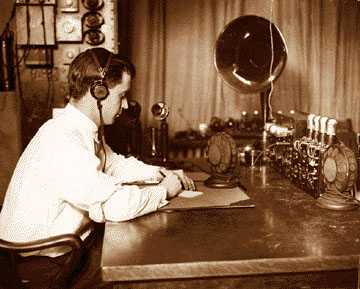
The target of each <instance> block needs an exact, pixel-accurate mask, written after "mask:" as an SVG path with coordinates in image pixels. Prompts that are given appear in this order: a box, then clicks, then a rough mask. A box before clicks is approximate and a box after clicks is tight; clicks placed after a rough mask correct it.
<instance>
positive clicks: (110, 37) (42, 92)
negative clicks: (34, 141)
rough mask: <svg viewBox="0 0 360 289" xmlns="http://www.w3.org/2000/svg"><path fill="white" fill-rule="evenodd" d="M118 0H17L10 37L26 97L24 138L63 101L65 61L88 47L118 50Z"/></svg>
mask: <svg viewBox="0 0 360 289" xmlns="http://www.w3.org/2000/svg"><path fill="white" fill-rule="evenodd" d="M0 1H2V0H0ZM117 1H118V0H106V1H104V0H16V10H15V21H14V22H15V24H16V37H15V43H16V45H17V48H18V56H19V59H21V61H20V66H19V67H20V74H21V82H22V88H23V89H22V91H23V94H24V101H25V105H27V103H28V110H27V113H28V114H29V115H27V116H26V117H25V120H24V121H25V124H24V127H25V130H26V133H28V134H29V137H28V139H30V138H31V137H32V135H33V134H34V133H35V131H36V130H37V129H38V127H39V126H40V125H41V124H42V123H43V122H44V121H45V120H46V118H48V117H49V116H51V112H50V113H49V109H50V110H52V108H54V107H57V108H59V107H63V106H64V105H65V99H66V96H67V94H68V86H67V73H68V68H69V64H70V63H71V62H72V61H73V60H74V58H75V57H76V56H77V55H78V54H79V53H80V52H82V51H84V50H86V49H88V48H92V47H104V48H106V49H108V50H110V51H112V52H114V53H117V52H118V23H117V18H118V11H117ZM39 75H40V76H42V77H39ZM26 142H27V140H26V136H25V143H26Z"/></svg>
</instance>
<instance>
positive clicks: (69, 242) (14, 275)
mask: <svg viewBox="0 0 360 289" xmlns="http://www.w3.org/2000/svg"><path fill="white" fill-rule="evenodd" d="M86 229H88V230H92V233H91V234H93V233H94V231H95V230H93V224H92V223H90V224H89V225H88V226H87V228H86ZM82 232H84V230H82ZM79 236H80V234H64V235H59V236H54V237H50V238H46V239H41V240H36V241H32V242H23V243H16V242H8V241H4V240H1V239H0V263H1V265H0V268H1V269H0V271H1V272H0V275H3V276H0V289H25V288H37V287H34V286H35V285H34V286H32V283H34V284H35V283H36V284H39V283H37V282H41V286H46V287H45V288H44V287H41V288H44V289H47V288H49V289H63V288H64V289H65V288H68V286H69V284H70V281H72V278H73V277H74V276H73V274H74V272H75V271H76V270H77V269H78V268H79V266H81V263H82V257H83V255H84V252H85V248H86V244H85V243H86V242H84V241H82V240H81V238H80V237H79ZM87 239H89V237H88V238H87ZM58 246H69V247H70V248H71V252H70V253H69V256H68V258H67V259H66V261H65V263H64V265H63V266H61V269H60V270H56V272H55V274H54V275H53V276H51V274H50V275H48V274H41V275H42V276H31V277H34V278H35V280H24V279H23V278H22V276H20V275H21V274H20V272H19V270H18V265H19V261H20V260H24V258H25V259H26V258H31V257H21V256H20V255H19V254H20V253H27V252H34V251H38V250H43V249H49V248H55V247H58ZM44 258H46V257H44ZM29 264H31V265H30V266H37V264H36V262H35V264H34V262H33V263H29ZM44 276H45V278H44ZM39 277H40V278H42V280H41V281H39V280H36V278H38V279H39ZM37 286H38V285H37Z"/></svg>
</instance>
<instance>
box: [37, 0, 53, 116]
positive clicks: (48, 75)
mask: <svg viewBox="0 0 360 289" xmlns="http://www.w3.org/2000/svg"><path fill="white" fill-rule="evenodd" d="M40 7H41V25H42V28H43V29H42V30H43V38H44V47H45V48H44V49H45V65H46V66H47V65H48V64H50V61H51V59H50V57H51V56H50V55H49V51H48V47H47V38H46V27H45V9H44V0H41V1H40ZM46 78H47V92H46V95H47V99H48V101H47V109H48V110H50V109H51V108H52V104H53V95H52V93H51V88H52V86H53V85H52V69H51V68H48V69H46Z"/></svg>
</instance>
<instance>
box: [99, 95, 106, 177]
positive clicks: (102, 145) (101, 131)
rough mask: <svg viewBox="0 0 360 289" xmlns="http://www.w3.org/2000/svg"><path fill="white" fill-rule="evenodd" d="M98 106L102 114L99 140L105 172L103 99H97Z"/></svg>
mask: <svg viewBox="0 0 360 289" xmlns="http://www.w3.org/2000/svg"><path fill="white" fill-rule="evenodd" d="M97 107H98V110H99V115H100V126H99V131H98V140H99V142H100V146H101V149H102V150H103V152H104V164H103V167H102V171H103V172H105V168H106V150H105V144H104V136H105V134H104V118H103V113H102V104H101V100H98V101H97Z"/></svg>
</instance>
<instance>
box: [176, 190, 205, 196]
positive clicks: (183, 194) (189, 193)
mask: <svg viewBox="0 0 360 289" xmlns="http://www.w3.org/2000/svg"><path fill="white" fill-rule="evenodd" d="M202 194H204V193H203V192H199V191H187V190H183V191H182V192H181V193H180V194H178V197H180V198H195V197H198V196H201V195H202Z"/></svg>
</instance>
